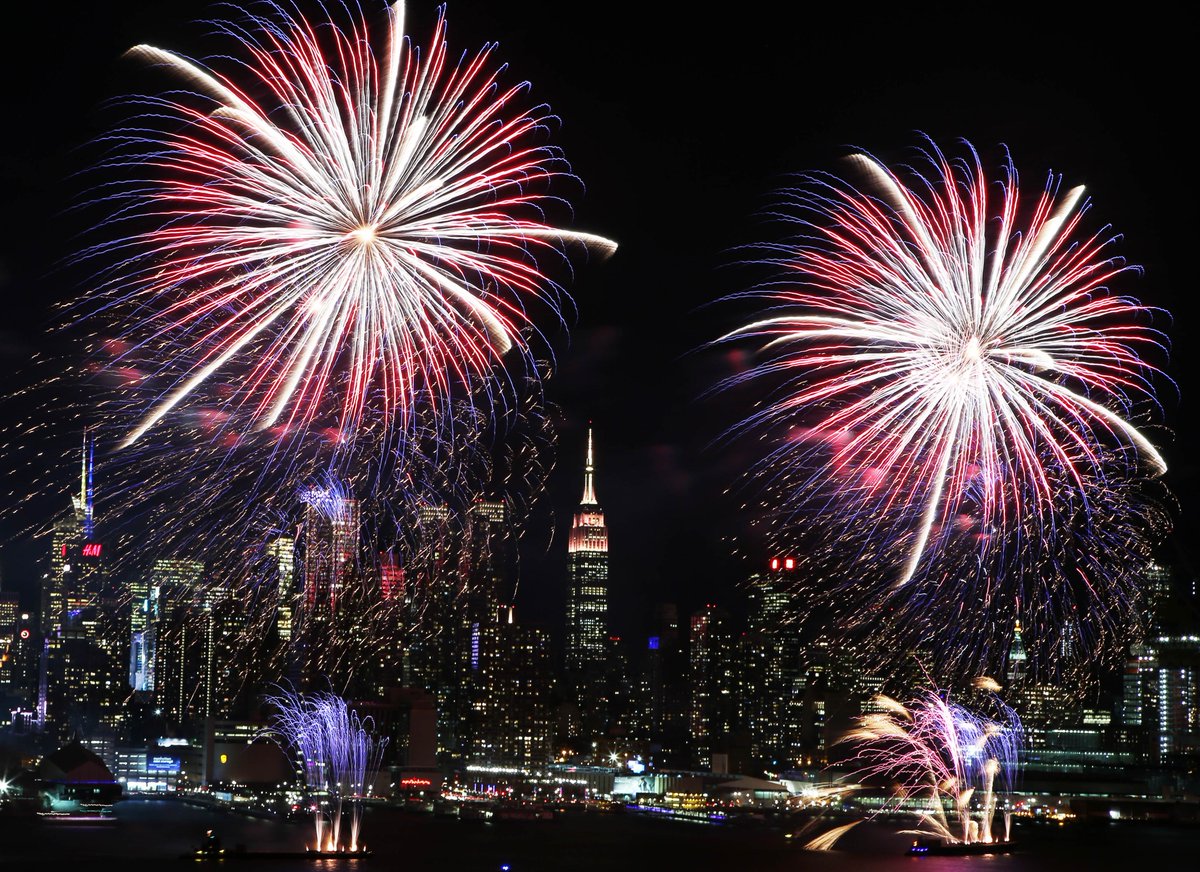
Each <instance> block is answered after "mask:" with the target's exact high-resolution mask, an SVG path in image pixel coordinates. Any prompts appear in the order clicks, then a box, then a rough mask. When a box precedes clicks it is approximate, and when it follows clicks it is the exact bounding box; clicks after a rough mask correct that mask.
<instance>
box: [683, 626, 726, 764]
mask: <svg viewBox="0 0 1200 872" xmlns="http://www.w3.org/2000/svg"><path fill="white" fill-rule="evenodd" d="M689 641H690V643H691V644H690V646H689V651H688V662H689V670H688V673H689V678H690V682H691V685H692V709H691V733H692V742H693V751H694V752H695V755H696V762H697V763H699V764H700V765H701V766H711V765H712V763H713V754H714V753H716V752H718V751H721V750H722V749H724V748H725V747H726V746H727V744H728V737H729V732H730V730H731V729H732V727H733V721H734V715H735V711H736V706H735V697H734V690H735V674H734V672H735V669H734V657H733V633H732V628H731V626H730V619H729V614H728V612H726V611H725V610H724V609H721V608H718V607H717V606H715V605H712V604H709V605H706V606H705V607H704V608H703V609H701V610H700V611H698V612H696V613H695V614H694V615H692V620H691V633H690V638H689Z"/></svg>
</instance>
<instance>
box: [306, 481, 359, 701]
mask: <svg viewBox="0 0 1200 872" xmlns="http://www.w3.org/2000/svg"><path fill="white" fill-rule="evenodd" d="M303 501H304V515H303V521H302V522H301V525H300V535H299V539H298V544H299V548H300V553H298V554H297V555H296V557H297V558H298V560H297V561H296V562H297V563H298V565H299V566H300V569H301V577H300V581H299V584H300V595H299V597H298V605H297V608H296V611H295V614H294V616H293V620H292V624H293V626H292V635H293V638H294V640H295V641H294V643H293V645H292V651H291V654H292V668H291V669H290V670H289V671H290V672H291V675H292V678H293V681H294V682H295V683H296V684H297V685H299V687H300V688H301V689H304V690H326V689H328V687H329V686H330V684H336V685H337V686H340V687H345V686H347V684H348V682H349V681H350V680H351V678H352V677H353V676H354V674H355V673H356V672H357V668H356V667H358V666H359V665H361V664H359V663H357V662H356V661H353V660H348V659H345V658H342V657H337V658H331V657H328V656H326V655H327V654H328V653H329V652H331V651H336V652H338V653H339V654H347V653H353V651H354V650H355V648H354V646H353V645H352V644H351V642H350V640H351V639H353V638H354V636H355V633H356V632H358V631H359V629H360V628H359V619H360V617H361V612H362V610H363V609H364V608H365V607H366V604H365V603H363V602H362V599H363V593H364V591H363V589H362V588H363V585H362V584H360V583H359V582H361V580H362V578H363V575H362V572H361V568H360V566H359V545H360V535H361V523H360V522H361V518H360V515H359V505H358V501H357V500H355V499H354V498H353V497H350V496H349V495H348V494H347V493H346V492H345V490H344V489H343V488H341V487H340V486H338V485H336V484H331V485H329V486H325V487H314V488H309V489H308V490H307V491H305V492H304V494H303ZM335 672H336V673H338V674H334V673H335Z"/></svg>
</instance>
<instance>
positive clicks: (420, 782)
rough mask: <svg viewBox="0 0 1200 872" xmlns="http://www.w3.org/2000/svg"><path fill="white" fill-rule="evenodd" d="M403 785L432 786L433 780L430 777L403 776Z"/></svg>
mask: <svg viewBox="0 0 1200 872" xmlns="http://www.w3.org/2000/svg"><path fill="white" fill-rule="evenodd" d="M400 786H401V787H432V786H433V782H432V781H430V780H429V779H428V778H401V779H400Z"/></svg>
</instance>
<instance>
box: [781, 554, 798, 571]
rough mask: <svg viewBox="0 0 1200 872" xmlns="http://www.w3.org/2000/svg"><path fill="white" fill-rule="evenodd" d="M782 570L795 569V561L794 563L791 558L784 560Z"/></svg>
mask: <svg viewBox="0 0 1200 872" xmlns="http://www.w3.org/2000/svg"><path fill="white" fill-rule="evenodd" d="M783 568H784V569H795V568H796V561H795V560H794V559H793V558H791V557H788V558H786V559H785V560H784V561H783Z"/></svg>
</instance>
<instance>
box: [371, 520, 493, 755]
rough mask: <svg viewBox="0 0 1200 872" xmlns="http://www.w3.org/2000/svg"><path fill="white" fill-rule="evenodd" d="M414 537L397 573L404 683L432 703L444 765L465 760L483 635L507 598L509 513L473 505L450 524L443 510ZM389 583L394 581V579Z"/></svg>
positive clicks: (422, 522) (423, 523)
mask: <svg viewBox="0 0 1200 872" xmlns="http://www.w3.org/2000/svg"><path fill="white" fill-rule="evenodd" d="M416 532H417V535H416V537H415V543H414V544H415V548H414V553H413V554H412V556H411V558H410V560H409V561H408V563H407V565H406V566H405V568H404V569H403V570H402V575H400V572H401V571H396V570H389V569H388V564H386V563H385V564H384V572H389V571H395V572H396V574H397V575H400V587H399V590H400V595H402V596H403V597H404V606H405V609H404V610H405V613H406V622H407V624H408V627H409V634H410V638H411V642H410V645H409V648H408V651H407V652H406V657H407V662H406V664H405V670H404V671H405V674H406V675H405V680H406V681H407V682H408V683H410V684H413V685H415V686H418V687H421V688H424V689H425V690H427V691H429V692H430V693H433V694H434V695H435V697H436V699H437V717H438V725H437V726H438V751H439V754H441V755H442V757H443V759H445V758H461V757H462V756H464V755H465V754H468V753H470V750H471V747H472V742H473V738H472V736H471V734H470V732H469V730H470V722H471V717H470V715H471V709H472V696H471V692H470V685H471V683H472V681H473V679H474V677H475V674H476V673H477V671H478V668H479V651H480V647H479V646H480V644H481V640H482V636H483V633H484V631H485V629H486V628H487V627H488V626H490V625H492V624H494V623H495V622H496V615H497V614H498V613H499V612H500V610H501V608H502V607H504V606H506V605H507V602H508V600H509V599H510V598H511V593H512V580H513V577H514V576H513V571H514V562H515V554H514V550H513V535H512V526H511V519H510V517H509V514H508V508H507V506H506V505H505V503H504V502H502V501H498V500H479V501H477V502H475V503H474V504H473V505H471V506H470V507H469V508H468V509H467V511H466V512H465V513H464V515H463V516H462V517H461V518H460V517H455V516H454V515H452V513H451V512H450V510H449V509H448V508H447V507H445V506H440V505H423V506H421V507H420V508H419V509H418V511H417V531H416ZM393 577H395V576H393Z"/></svg>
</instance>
